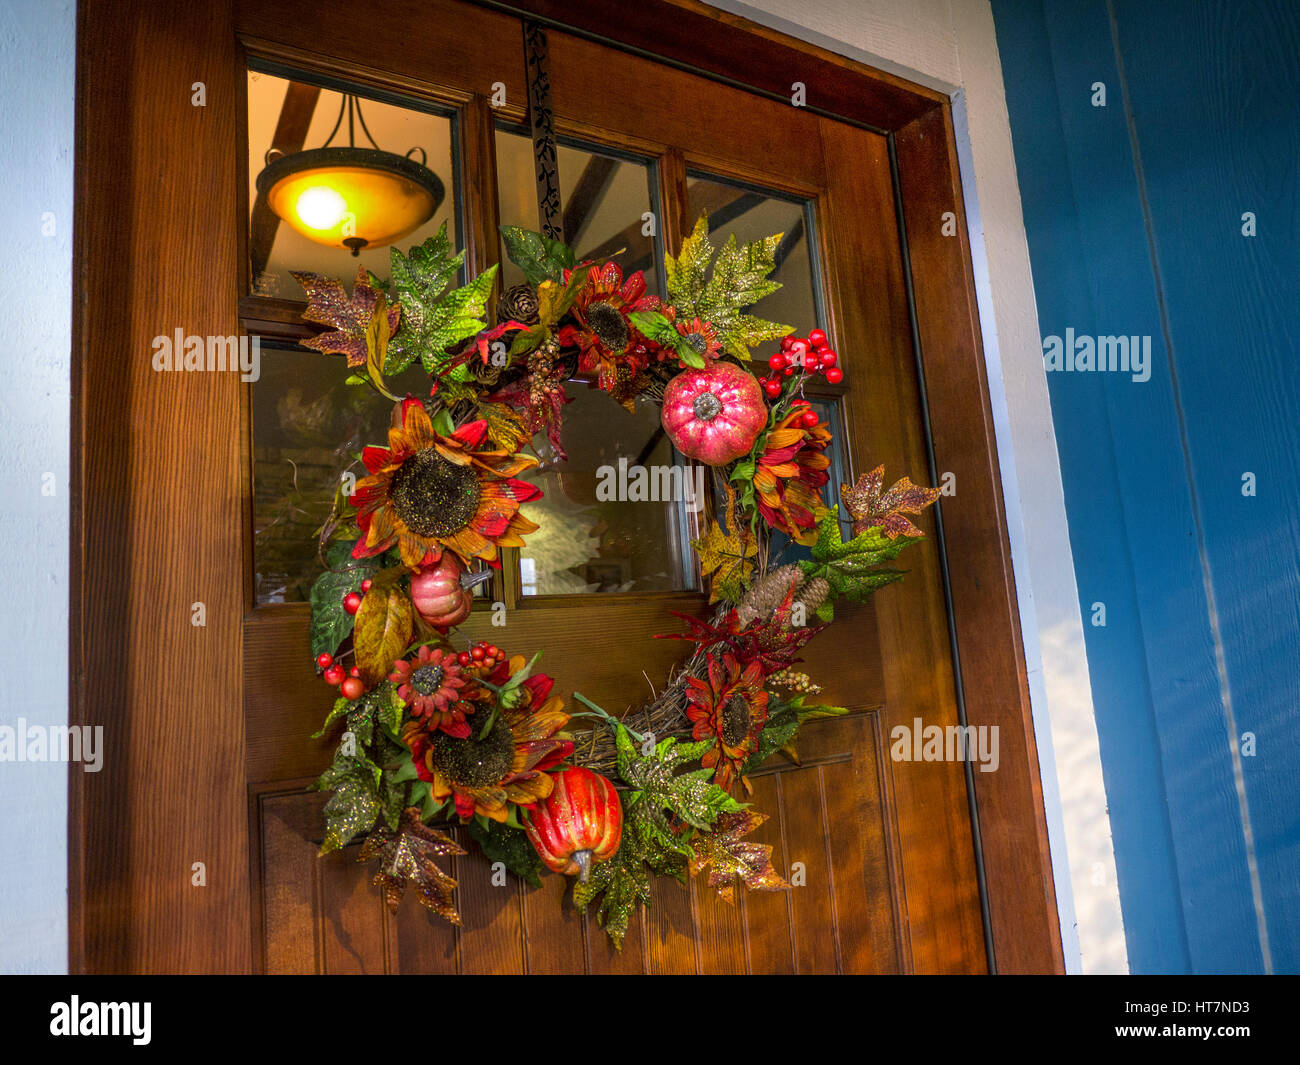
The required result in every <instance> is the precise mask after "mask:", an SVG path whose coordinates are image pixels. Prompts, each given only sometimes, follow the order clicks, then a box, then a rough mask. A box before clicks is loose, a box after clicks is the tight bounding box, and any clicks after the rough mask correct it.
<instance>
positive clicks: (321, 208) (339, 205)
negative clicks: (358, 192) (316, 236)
mask: <svg viewBox="0 0 1300 1065" xmlns="http://www.w3.org/2000/svg"><path fill="white" fill-rule="evenodd" d="M294 211H295V213H296V214H297V215H298V217H299V218H300V219H301V220H302V224H303V225H305V226H307V227H308V228H309V229H333V228H334V227H335V226H337V225H338V224H339V223H340V222H342V221H343V216H344V215H345V214H347V213H348V204H347V201H346V200H345V199H343V197H342V196H340V195H339V194H338V193H337V192H335V191H334V190H333V189H332V188H330V187H329V186H328V185H313V186H312V187H311V188H309V189H303V191H302V192H301V193H300V194H299V196H298V202H297V203H296V204H294Z"/></svg>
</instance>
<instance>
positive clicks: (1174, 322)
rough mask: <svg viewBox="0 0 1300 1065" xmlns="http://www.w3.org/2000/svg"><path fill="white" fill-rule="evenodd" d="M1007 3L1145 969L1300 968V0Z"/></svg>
mask: <svg viewBox="0 0 1300 1065" xmlns="http://www.w3.org/2000/svg"><path fill="white" fill-rule="evenodd" d="M992 6H993V13H994V20H995V23H996V27H997V35H998V48H999V52H1000V54H1001V61H1002V69H1003V76H1004V79H1005V82H1006V94H1007V106H1008V110H1009V112H1010V117H1011V129H1012V137H1013V140H1014V145H1015V155H1016V166H1017V171H1018V176H1019V182H1020V191H1021V197H1022V200H1023V203H1024V210H1025V224H1026V231H1027V234H1028V238H1029V250H1030V259H1031V263H1032V267H1033V274H1034V286H1035V293H1036V298H1037V302H1038V316H1039V325H1040V329H1041V331H1042V333H1043V335H1044V337H1045V338H1046V337H1048V336H1052V335H1055V336H1059V337H1064V336H1065V333H1066V330H1067V329H1072V330H1073V331H1074V334H1075V335H1076V337H1077V336H1083V335H1088V336H1094V337H1095V336H1098V335H1103V336H1114V335H1123V336H1134V335H1137V336H1147V337H1150V344H1151V358H1150V364H1149V367H1148V369H1149V374H1150V376H1149V379H1147V380H1145V381H1135V380H1134V379H1133V374H1132V373H1131V372H1130V373H1119V372H1095V371H1094V372H1082V371H1078V370H1076V371H1073V372H1071V371H1049V373H1048V385H1049V389H1050V393H1051V399H1052V414H1053V420H1054V422H1055V427H1056V437H1057V444H1058V447H1059V449H1060V456H1061V467H1062V476H1063V479H1064V483H1065V493H1066V507H1067V513H1068V516H1069V522H1070V535H1071V546H1072V549H1073V552H1074V562H1075V569H1076V576H1077V579H1078V584H1079V592H1080V596H1081V600H1082V601H1081V607H1082V610H1083V614H1084V619H1085V632H1086V637H1087V645H1088V665H1089V671H1090V673H1091V676H1092V685H1093V699H1094V704H1095V706H1096V711H1097V725H1098V733H1099V737H1100V742H1101V756H1102V766H1103V772H1104V775H1105V783H1106V793H1107V799H1108V804H1109V810H1110V818H1111V827H1112V832H1113V835H1114V843H1115V857H1116V866H1117V871H1118V876H1119V890H1120V900H1121V904H1122V907H1123V913H1124V923H1125V932H1126V936H1127V940H1128V946H1129V961H1130V966H1131V968H1132V970H1133V971H1134V972H1198V973H1218V972H1261V971H1268V970H1271V971H1275V972H1296V971H1300V470H1298V468H1297V467H1298V459H1300V447H1297V442H1298V441H1297V436H1298V435H1300V430H1298V429H1297V425H1300V386H1298V385H1297V380H1296V373H1295V371H1296V364H1297V347H1298V346H1300V341H1298V340H1297V338H1298V337H1300V6H1298V5H1296V4H1295V3H1293V2H1292V0H1271V2H1264V0H1256V2H1249V0H1172V2H1164V3H1158V4H1153V3H1144V2H1142V0H1061V2H1055V0H992ZM1098 83H1101V84H1102V85H1104V91H1105V105H1104V106H1098V105H1097V104H1098V102H1099V94H1098V90H1097V88H1096V86H1097V85H1098ZM1247 212H1250V213H1252V214H1253V216H1254V225H1255V230H1256V231H1255V235H1254V236H1247V235H1245V234H1244V233H1243V226H1245V225H1246V224H1247V223H1246V222H1245V221H1243V215H1245V214H1246V213H1247ZM1248 474H1253V481H1254V494H1247V492H1248V488H1247V487H1246V485H1245V481H1244V479H1245V480H1251V479H1252V478H1247V476H1246V475H1248ZM1095 604H1104V608H1105V625H1104V626H1101V625H1095V624H1090V622H1091V621H1092V620H1093V619H1094V617H1095V616H1096V615H1097V608H1096V606H1095Z"/></svg>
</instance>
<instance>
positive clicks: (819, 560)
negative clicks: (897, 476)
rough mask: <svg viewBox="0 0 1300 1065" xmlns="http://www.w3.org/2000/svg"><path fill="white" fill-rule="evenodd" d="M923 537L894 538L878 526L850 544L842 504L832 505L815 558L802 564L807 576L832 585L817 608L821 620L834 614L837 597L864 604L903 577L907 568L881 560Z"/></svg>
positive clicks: (890, 558)
mask: <svg viewBox="0 0 1300 1065" xmlns="http://www.w3.org/2000/svg"><path fill="white" fill-rule="evenodd" d="M923 539H925V537H923V536H899V537H897V538H896V539H893V540H891V539H889V538H888V537H887V536H885V534H884V532H883V531H882V529H881V528H880V526H874V527H872V528H870V529H868V530H867V531H866V532H862V533H859V534H858V535H857V536H855V537H853V538H852V539H851V540H849V541H848V542H847V543H846V542H845V541H844V534H843V531H842V529H841V528H840V519H839V507H838V506H836V507H832V508H831V510H830V511H828V512H827V514H826V515H825V516H824V517H823V518H822V520H821V521H820V522H818V525H817V542H816V543H815V544H813V546H812V558H811V559H805V560H804V561H802V562H800V563H799V567H800V569H802V570H803V574H804V577H805V578H806V579H809V580H811V579H812V578H814V577H825V578H826V583H827V584H829V585H830V589H831V594H830V595H829V596H827V597H826V601H825V602H824V603H822V605H821V606H820V607H818V608H817V617H818V618H819V619H820V620H821V621H830V620H831V619H832V618H833V617H834V607H833V603H834V601H835V600H836V599H847V600H849V601H850V602H852V603H862V602H865V601H866V600H867V599H868V598H869V597H870V595H871V593H872V592H874V591H875V590H876V589H877V588H883V587H884V586H885V585H886V584H892V583H893V582H894V581H900V580H902V579H903V575H904V573H905V571H904V570H899V569H892V568H890V567H888V566H883V565H881V563H884V562H891V561H893V560H894V559H895V558H897V557H898V554H899V552H900V551H902V550H903V548H905V547H907V546H908V545H910V544H915V543H920V542H921V541H922V540H923Z"/></svg>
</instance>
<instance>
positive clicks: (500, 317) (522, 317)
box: [497, 285, 538, 325]
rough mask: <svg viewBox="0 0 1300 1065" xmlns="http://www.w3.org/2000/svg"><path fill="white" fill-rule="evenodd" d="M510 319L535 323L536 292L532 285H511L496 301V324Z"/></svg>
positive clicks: (536, 317)
mask: <svg viewBox="0 0 1300 1065" xmlns="http://www.w3.org/2000/svg"><path fill="white" fill-rule="evenodd" d="M511 320H513V321H516V322H523V323H524V325H536V324H537V321H538V315H537V293H536V292H534V291H533V287H532V285H512V286H511V287H510V288H508V289H506V290H505V292H504V293H502V295H501V299H500V300H499V301H498V302H497V324H498V325H499V324H500V323H502V322H509V321H511Z"/></svg>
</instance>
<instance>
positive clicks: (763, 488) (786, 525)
mask: <svg viewBox="0 0 1300 1065" xmlns="http://www.w3.org/2000/svg"><path fill="white" fill-rule="evenodd" d="M809 409H810V408H808V407H806V406H798V407H795V408H794V409H793V410H791V411H790V413H789V414H787V415H785V417H783V418H782V419H781V420H780V421H778V422H777V423H776V425H774V426H773V427H772V428H771V430H770V431H769V432H768V434H767V436H766V438H765V439H764V440H763V445H762V451H761V452H760V453H759V455H758V461H757V463H756V465H755V469H754V492H755V502H756V503H757V505H758V511H759V513H760V514H762V515H763V519H764V520H765V521H766V522H767V523H768V524H769V525H770V526H772V528H774V529H777V530H779V531H780V532H783V533H785V535H786V536H788V537H790V538H791V539H792V540H794V541H795V542H796V543H800V544H805V545H806V544H813V543H815V542H816V541H817V522H818V521H819V520H820V519H821V516H822V515H823V514H825V513H826V505H825V504H824V503H823V502H822V500H821V495H820V493H821V489H822V487H823V486H824V485H825V484H826V482H827V481H828V480H829V479H830V478H829V475H828V474H827V472H826V471H827V469H828V468H829V467H830V464H831V460H830V458H829V457H828V456H827V455H826V448H827V447H828V446H829V444H830V442H831V434H830V430H829V429H828V428H827V426H826V423H825V422H818V423H817V424H816V425H813V426H806V425H804V424H803V416H804V413H805V412H806V411H807V410H809Z"/></svg>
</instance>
